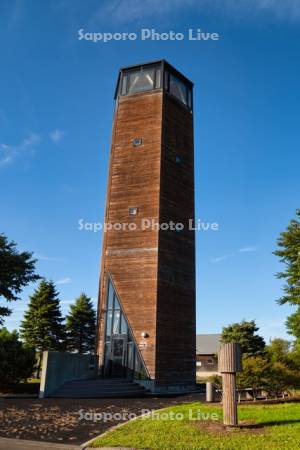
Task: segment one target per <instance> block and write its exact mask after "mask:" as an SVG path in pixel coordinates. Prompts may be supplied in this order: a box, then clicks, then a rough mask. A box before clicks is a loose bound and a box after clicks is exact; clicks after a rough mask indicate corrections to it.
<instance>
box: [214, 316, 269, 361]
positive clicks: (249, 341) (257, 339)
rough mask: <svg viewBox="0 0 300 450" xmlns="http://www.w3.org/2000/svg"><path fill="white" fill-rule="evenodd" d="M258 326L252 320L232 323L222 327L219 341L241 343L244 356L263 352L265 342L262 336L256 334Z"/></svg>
mask: <svg viewBox="0 0 300 450" xmlns="http://www.w3.org/2000/svg"><path fill="white" fill-rule="evenodd" d="M257 331H258V327H257V326H256V323H255V321H254V320H250V321H249V322H247V321H246V320H243V321H242V322H241V323H233V324H231V325H228V326H227V327H224V328H223V331H222V336H221V341H222V342H223V343H227V342H237V343H238V344H240V345H241V349H242V353H243V355H246V356H259V355H262V354H264V351H265V346H266V343H265V341H264V338H263V337H261V336H259V335H258V334H256V332H257Z"/></svg>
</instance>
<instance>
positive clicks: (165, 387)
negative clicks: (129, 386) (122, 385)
mask: <svg viewBox="0 0 300 450" xmlns="http://www.w3.org/2000/svg"><path fill="white" fill-rule="evenodd" d="M134 382H135V383H138V384H140V385H141V386H143V387H144V388H145V389H147V390H148V391H149V392H151V393H152V394H158V395H166V394H170V395H171V394H187V393H189V392H196V390H197V386H196V382H195V383H189V384H184V385H183V384H180V385H179V384H178V385H176V384H160V383H159V382H158V381H157V380H155V379H152V380H141V379H134Z"/></svg>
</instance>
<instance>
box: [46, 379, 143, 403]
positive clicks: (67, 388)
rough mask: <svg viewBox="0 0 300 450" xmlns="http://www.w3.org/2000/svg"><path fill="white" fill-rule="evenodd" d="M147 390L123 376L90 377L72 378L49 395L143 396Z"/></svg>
mask: <svg viewBox="0 0 300 450" xmlns="http://www.w3.org/2000/svg"><path fill="white" fill-rule="evenodd" d="M146 393H147V391H146V389H145V388H144V387H142V386H140V385H139V384H137V383H133V382H132V381H128V380H126V379H124V378H99V377H98V378H90V379H85V380H73V381H68V382H67V383H65V384H63V385H62V386H60V387H59V388H58V389H57V390H56V391H55V392H53V393H52V394H51V395H49V397H55V398H58V397H60V398H122V397H144V396H145V395H146Z"/></svg>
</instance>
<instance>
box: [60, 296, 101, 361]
mask: <svg viewBox="0 0 300 450" xmlns="http://www.w3.org/2000/svg"><path fill="white" fill-rule="evenodd" d="M66 330H67V346H68V349H69V350H71V351H76V352H78V353H87V352H94V349H95V339H96V312H95V310H94V307H93V304H92V301H91V299H90V298H88V297H87V296H86V295H85V294H84V293H82V294H81V295H80V296H79V297H78V298H77V299H76V300H75V303H74V304H73V305H71V306H70V312H69V314H68V315H67V317H66Z"/></svg>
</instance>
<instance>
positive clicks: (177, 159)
mask: <svg viewBox="0 0 300 450" xmlns="http://www.w3.org/2000/svg"><path fill="white" fill-rule="evenodd" d="M175 161H176V164H179V165H180V164H182V157H181V156H180V155H178V154H177V155H176V157H175Z"/></svg>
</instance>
